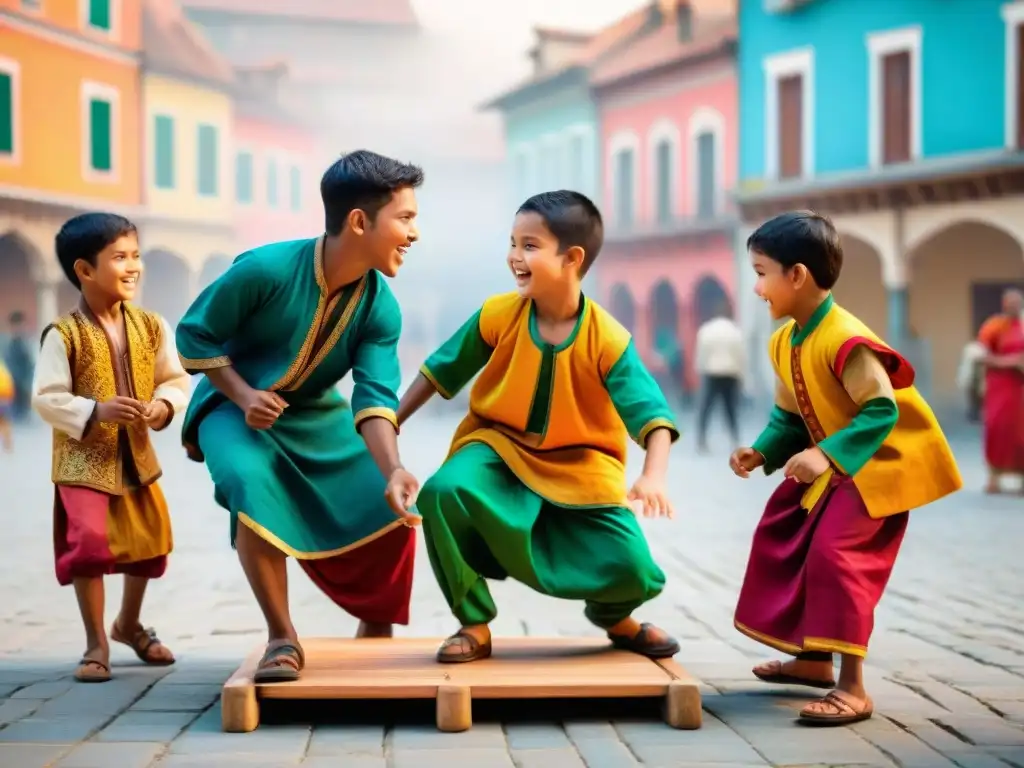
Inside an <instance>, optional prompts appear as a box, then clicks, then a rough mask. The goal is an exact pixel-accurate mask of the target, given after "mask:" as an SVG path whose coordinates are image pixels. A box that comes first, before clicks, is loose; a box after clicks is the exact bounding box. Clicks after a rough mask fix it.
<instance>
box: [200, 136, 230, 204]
mask: <svg viewBox="0 0 1024 768" xmlns="http://www.w3.org/2000/svg"><path fill="white" fill-rule="evenodd" d="M203 128H213V130H214V132H215V133H214V138H215V139H216V144H214V147H215V149H216V152H217V158H216V159H217V167H216V169H215V170H214V182H215V184H214V186H215V187H216V189H215V191H213V192H204V191H203V190H202V189H200V184H201V181H202V174H201V173H200V172H199V171H200V169H199V162H200V160H201V159H202V152H203V146H202V141H200V137H201V136H202V131H203ZM226 136H227V133H226V132H225V131H224V127H223V126H221V125H220V124H219V123H207V122H199V123H196V155H195V169H196V188H195V191H196V197H199V198H202V199H203V200H219V199H220V198H221V196H222V195H223V194H224V156H225V155H228V156H231V155H230V152H229V149H230V148H229V147H228V145H227V142H226V141H225V138H226Z"/></svg>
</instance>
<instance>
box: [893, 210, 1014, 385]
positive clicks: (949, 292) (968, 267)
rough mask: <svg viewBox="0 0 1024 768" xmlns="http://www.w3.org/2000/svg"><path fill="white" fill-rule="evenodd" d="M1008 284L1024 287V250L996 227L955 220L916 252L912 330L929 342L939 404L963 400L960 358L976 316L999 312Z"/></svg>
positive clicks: (912, 276) (911, 290) (913, 259)
mask: <svg viewBox="0 0 1024 768" xmlns="http://www.w3.org/2000/svg"><path fill="white" fill-rule="evenodd" d="M1008 284H1024V252H1022V249H1021V244H1020V243H1019V242H1018V241H1017V240H1016V239H1015V238H1014V237H1013V236H1012V235H1010V234H1009V233H1007V232H1005V231H1003V230H1001V229H997V228H996V227H994V226H992V225H990V224H984V223H981V222H976V221H960V222H955V223H953V224H951V225H950V226H948V227H946V228H944V229H942V230H941V231H939V232H937V233H935V234H933V235H931V236H930V237H928V238H926V239H925V240H924V241H923V242H922V243H920V244H919V245H917V246H916V247H914V248H913V250H912V251H911V253H910V286H909V303H910V328H911V331H912V332H916V334H917V335H919V336H920V337H921V338H922V339H923V340H924V341H925V342H926V346H927V349H928V358H929V363H930V365H929V370H930V374H931V376H930V382H929V383H930V391H931V393H932V395H933V396H934V397H935V398H936V399H937V400H940V401H945V402H959V401H960V400H961V399H962V398H961V397H960V396H959V394H958V392H957V386H956V373H957V368H958V366H959V363H960V357H961V355H962V354H963V350H964V347H965V345H966V344H967V342H968V341H970V340H971V338H972V337H973V336H974V335H975V332H976V330H975V325H976V323H977V320H976V317H979V316H983V315H986V314H992V313H993V312H995V311H997V308H998V304H997V303H996V302H995V301H994V297H995V296H998V293H999V290H998V288H1001V287H1003V286H1005V285H1008ZM990 286H996V287H997V289H996V290H995V291H990V290H987V289H988V288H989V287H990Z"/></svg>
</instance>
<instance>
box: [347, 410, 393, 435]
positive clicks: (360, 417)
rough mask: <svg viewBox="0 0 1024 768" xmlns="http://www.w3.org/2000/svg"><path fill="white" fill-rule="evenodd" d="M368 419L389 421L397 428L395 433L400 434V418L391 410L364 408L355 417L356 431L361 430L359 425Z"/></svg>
mask: <svg viewBox="0 0 1024 768" xmlns="http://www.w3.org/2000/svg"><path fill="white" fill-rule="evenodd" d="M367 419H387V421H388V422H390V424H391V426H393V427H394V428H395V432H398V431H399V430H398V416H396V415H395V412H394V411H393V410H391V409H390V408H383V407H373V408H363V409H362V410H361V411H358V412H357V413H356V415H355V423H356V430H357V431H358V430H359V425H360V424H362V423H363V422H364V421H366V420H367Z"/></svg>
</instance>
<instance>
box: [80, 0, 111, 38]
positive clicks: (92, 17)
mask: <svg viewBox="0 0 1024 768" xmlns="http://www.w3.org/2000/svg"><path fill="white" fill-rule="evenodd" d="M85 2H87V3H88V4H89V10H88V13H89V17H88V19H89V26H90V27H93V28H94V29H102V30H104V31H105V32H109V31H110V30H111V27H112V24H111V21H112V16H113V14H112V13H111V8H110V5H111V3H112V2H113V0H85Z"/></svg>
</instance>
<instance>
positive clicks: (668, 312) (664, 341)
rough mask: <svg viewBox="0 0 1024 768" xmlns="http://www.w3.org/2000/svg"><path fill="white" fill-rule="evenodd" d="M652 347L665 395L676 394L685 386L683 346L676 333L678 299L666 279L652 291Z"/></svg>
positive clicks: (684, 352)
mask: <svg viewBox="0 0 1024 768" xmlns="http://www.w3.org/2000/svg"><path fill="white" fill-rule="evenodd" d="M650 312H651V315H650V328H651V348H652V351H653V352H654V357H655V359H656V360H657V361H658V363H659V364H660V367H661V371H660V374H661V375H660V377H659V378H660V379H661V381H660V384H661V387H662V389H663V390H664V391H665V394H666V395H670V396H671V395H672V394H675V395H676V396H677V397H678V395H679V394H680V393H682V392H683V391H684V390H685V389H686V374H685V370H686V363H685V359H686V350H685V346H686V345H685V344H684V343H683V339H682V337H681V335H680V333H679V320H680V317H679V299H678V297H677V296H676V290H675V288H673V287H672V284H671V283H670V282H669V281H668V280H664V279H662V280H659V281H658V282H657V283H656V284H655V286H654V289H653V290H652V291H651V300H650Z"/></svg>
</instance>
